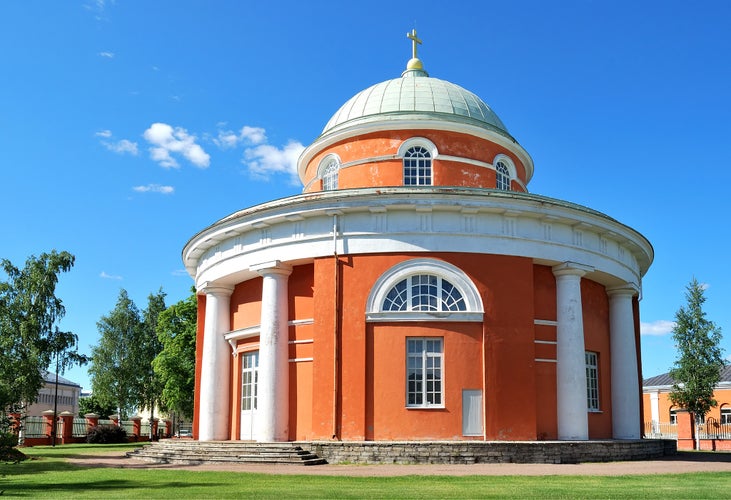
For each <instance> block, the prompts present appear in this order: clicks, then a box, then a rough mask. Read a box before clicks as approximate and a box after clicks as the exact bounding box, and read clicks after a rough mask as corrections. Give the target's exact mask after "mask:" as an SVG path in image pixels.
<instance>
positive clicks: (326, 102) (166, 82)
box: [0, 0, 731, 389]
mask: <svg viewBox="0 0 731 500" xmlns="http://www.w3.org/2000/svg"><path fill="white" fill-rule="evenodd" d="M414 27H416V29H417V30H418V33H419V36H420V38H421V39H422V40H423V41H424V44H423V45H422V46H421V47H420V49H419V56H420V57H421V59H422V60H423V62H424V65H425V68H426V70H427V71H429V73H430V74H431V76H434V77H437V78H441V79H445V80H449V81H451V82H454V83H456V84H458V85H461V86H462V87H465V88H466V89H468V90H471V91H472V92H474V93H476V94H477V95H479V96H480V97H482V99H483V100H484V101H485V102H487V103H488V104H489V105H490V106H491V107H492V108H493V109H494V110H495V111H496V112H497V114H498V115H499V116H500V118H501V119H502V121H503V122H504V123H505V124H506V126H507V127H508V129H509V130H510V132H511V133H512V135H513V136H515V137H516V138H517V139H518V141H519V142H520V143H521V145H522V146H523V147H525V148H526V150H527V151H528V152H529V153H530V154H531V156H532V157H533V160H534V162H535V176H534V178H533V180H532V182H531V183H530V185H529V186H528V188H529V191H530V192H532V193H535V194H541V195H545V196H550V197H554V198H559V199H563V200H567V201H571V202H575V203H579V204H582V205H586V206H588V207H590V208H593V209H596V210H599V211H602V212H604V213H606V214H607V215H609V216H611V217H614V218H615V219H618V220H619V221H621V222H623V223H625V224H627V225H629V226H631V227H633V228H634V229H636V230H638V231H640V232H641V233H642V234H644V235H645V236H646V237H647V238H648V239H649V240H650V242H651V243H652V244H653V246H654V248H655V262H654V264H653V265H652V267H651V268H650V271H649V272H648V273H647V275H646V276H645V279H644V282H643V299H642V302H641V321H642V330H643V335H642V355H643V365H644V370H643V371H644V376H645V377H648V376H653V375H657V374H660V373H663V372H665V371H667V370H668V369H669V368H670V367H671V365H672V363H673V360H674V359H675V350H674V347H673V342H672V338H671V336H670V334H669V332H670V328H671V327H672V321H673V318H674V315H675V312H676V311H677V309H678V307H679V306H681V305H683V304H684V303H685V297H684V293H685V287H686V285H687V284H688V282H689V281H690V280H691V279H692V278H693V277H694V276H695V277H696V278H697V279H698V280H699V281H700V282H702V283H704V284H706V286H707V290H706V297H707V299H708V300H707V302H706V304H705V310H706V312H707V315H708V318H709V319H711V320H713V321H714V322H715V323H716V324H717V325H718V326H719V327H721V328H722V329H723V331H724V332H725V339H724V348H725V349H726V355H727V356H728V355H729V354H730V353H731V342H730V341H729V339H731V312H730V309H731V308H730V307H729V305H731V266H729V265H728V263H727V262H726V259H725V254H726V250H727V249H728V246H729V239H730V238H729V236H730V235H729V233H730V230H729V223H728V221H727V216H728V213H729V210H728V208H727V206H726V201H727V196H728V194H727V193H728V191H727V190H728V184H729V181H730V180H731V174H730V173H729V160H728V156H729V155H728V146H729V144H730V143H731V139H730V137H731V125H730V124H731V120H730V119H729V117H731V60H730V59H731V34H730V33H731V2H726V1H722V0H717V1H699V2H695V3H692V4H691V3H688V2H687V1H686V2H680V1H674V0H665V1H656V0H647V1H642V2H636V1H624V0H615V1H612V2H606V1H602V2H599V1H588V0H587V1H578V0H577V1H563V2H544V1H538V0H535V1H520V0H518V1H511V2H504V1H503V2H496V1H486V0H482V1H462V2H443V1H422V2H394V1H393V0H391V1H381V0H371V1H369V2H358V3H356V2H343V1H338V2H324V1H317V0H313V1H309V2H302V1H276V0H272V1H271V2H258V1H246V2H245V1H234V0H230V1H214V0H211V1H206V2H202V1H192V0H177V1H171V0H156V1H154V2H148V1H142V0H115V1H112V0H106V1H104V0H96V1H94V0H66V1H63V2H56V1H39V0H6V1H4V2H2V3H1V4H0V47H2V49H0V169H1V170H0V171H1V172H2V184H0V185H1V186H2V188H1V191H0V192H1V193H2V198H1V199H2V202H3V217H2V218H1V219H0V257H4V258H8V259H10V260H11V261H13V262H14V263H15V264H16V265H22V264H23V263H24V261H25V259H26V258H27V257H28V256H29V255H32V254H33V255H38V254H40V253H42V252H45V251H50V250H51V249H54V248H55V249H58V250H68V251H69V252H71V253H73V254H74V255H75V256H76V265H75V267H74V268H73V270H72V271H71V272H69V273H66V274H64V275H62V277H61V280H60V284H59V288H58V294H59V296H60V297H61V298H62V299H63V301H64V304H65V306H66V309H67V314H66V317H65V319H64V320H63V322H62V323H61V327H62V328H64V329H66V330H71V331H73V332H75V333H77V334H78V335H79V337H80V339H81V348H82V350H83V351H84V352H87V353H88V352H90V346H91V345H93V344H95V343H96V341H97V335H98V334H97V329H96V323H97V321H98V320H99V319H100V317H101V316H102V315H104V314H107V313H108V312H109V311H111V310H112V309H113V307H114V305H115V303H116V299H117V296H118V294H119V290H120V288H125V289H126V290H127V291H128V292H129V294H130V296H131V297H132V298H133V300H134V301H135V302H136V303H137V305H138V306H139V307H140V308H143V307H144V306H145V304H146V298H147V295H148V294H150V293H151V292H155V291H157V290H158V289H159V288H160V287H162V288H163V290H164V291H165V292H166V293H167V294H168V296H167V301H168V304H170V303H173V302H176V301H178V300H180V299H182V298H184V297H186V296H187V294H188V293H189V289H190V287H191V285H192V280H191V278H190V277H189V276H187V274H186V273H185V271H184V269H183V265H182V262H181V257H180V255H181V250H182V248H183V245H184V244H185V243H186V242H187V241H188V239H189V238H190V237H191V236H193V235H194V234H195V233H196V232H197V231H199V230H201V229H203V228H204V227H206V226H208V225H209V224H211V223H213V222H215V221H216V220H218V219H220V218H222V217H224V216H226V215H228V214H230V213H232V212H234V211H236V210H238V209H241V208H244V207H248V206H251V205H256V204H258V203H261V202H264V201H267V200H271V199H275V198H281V197H285V196H289V195H294V194H297V193H298V192H300V190H301V185H300V184H299V183H298V181H296V179H295V177H294V176H293V167H294V162H295V160H296V157H297V155H298V153H299V151H301V149H302V148H303V146H306V145H307V144H309V143H310V142H312V141H313V139H315V138H316V137H317V135H318V134H319V132H320V131H321V130H322V127H323V126H324V125H325V123H326V122H327V121H328V119H329V118H330V116H331V115H332V114H333V113H334V112H335V111H336V110H337V109H338V108H339V107H340V105H341V104H343V103H344V102H345V101H346V100H347V99H348V98H350V97H351V96H353V95H354V94H356V93H357V92H358V91H360V90H362V89H364V88H366V87H368V86H370V85H372V84H374V83H377V82H380V81H383V80H387V79H390V78H395V77H397V76H399V75H400V74H401V71H403V69H404V68H405V64H406V61H407V60H408V59H409V57H410V55H411V54H410V51H411V44H410V42H409V40H408V39H407V38H406V36H405V35H406V33H407V32H408V31H410V30H411V29H412V28H414ZM66 377H67V378H69V379H72V380H74V381H76V382H78V383H80V384H82V385H83V386H84V387H85V388H87V389H88V388H90V383H89V379H88V376H87V374H86V369H85V368H75V369H72V370H71V371H69V372H67V373H66Z"/></svg>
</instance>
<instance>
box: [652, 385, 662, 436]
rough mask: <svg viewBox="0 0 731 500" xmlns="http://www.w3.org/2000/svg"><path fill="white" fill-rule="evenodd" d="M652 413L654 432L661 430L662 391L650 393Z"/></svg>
mask: <svg viewBox="0 0 731 500" xmlns="http://www.w3.org/2000/svg"><path fill="white" fill-rule="evenodd" d="M650 414H651V416H652V432H660V391H652V392H651V393H650Z"/></svg>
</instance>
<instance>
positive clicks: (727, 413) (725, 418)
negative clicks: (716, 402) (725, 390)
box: [721, 406, 731, 424]
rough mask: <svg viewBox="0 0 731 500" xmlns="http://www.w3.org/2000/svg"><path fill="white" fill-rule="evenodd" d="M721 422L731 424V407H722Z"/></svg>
mask: <svg viewBox="0 0 731 500" xmlns="http://www.w3.org/2000/svg"><path fill="white" fill-rule="evenodd" d="M721 423H722V424H731V407H728V406H724V407H723V408H721Z"/></svg>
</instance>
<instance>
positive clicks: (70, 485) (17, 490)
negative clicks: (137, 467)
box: [3, 479, 216, 496]
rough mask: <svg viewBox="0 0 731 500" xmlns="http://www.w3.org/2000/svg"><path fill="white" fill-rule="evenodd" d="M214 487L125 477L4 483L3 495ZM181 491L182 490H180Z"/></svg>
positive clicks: (208, 484) (202, 484) (212, 485)
mask: <svg viewBox="0 0 731 500" xmlns="http://www.w3.org/2000/svg"><path fill="white" fill-rule="evenodd" d="M191 487H194V488H201V487H204V488H205V487H210V488H212V489H213V488H215V487H216V485H215V484H210V483H195V482H192V481H185V482H184V481H161V482H154V483H148V482H145V483H141V482H140V481H136V480H127V479H104V480H98V481H93V480H92V481H85V480H82V481H75V482H66V483H56V484H53V485H39V484H32V485H28V484H22V485H21V484H5V485H3V490H4V494H5V495H20V494H22V495H30V496H35V495H39V496H40V495H46V496H47V495H53V494H56V493H58V494H66V495H68V494H73V493H74V492H80V493H81V492H83V493H89V492H100V493H101V492H112V491H114V492H117V493H120V492H124V491H127V490H169V491H175V489H177V490H178V491H180V489H181V488H191ZM181 493H182V492H181Z"/></svg>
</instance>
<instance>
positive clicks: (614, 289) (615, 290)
mask: <svg viewBox="0 0 731 500" xmlns="http://www.w3.org/2000/svg"><path fill="white" fill-rule="evenodd" d="M639 293H640V287H639V286H637V285H636V284H635V283H624V284H622V285H617V286H611V287H608V288H607V295H609V296H610V297H613V296H617V295H619V296H623V295H629V296H630V297H632V296H635V295H639Z"/></svg>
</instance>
